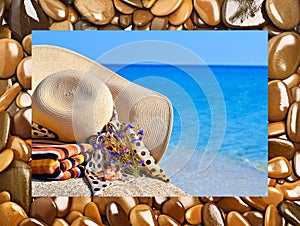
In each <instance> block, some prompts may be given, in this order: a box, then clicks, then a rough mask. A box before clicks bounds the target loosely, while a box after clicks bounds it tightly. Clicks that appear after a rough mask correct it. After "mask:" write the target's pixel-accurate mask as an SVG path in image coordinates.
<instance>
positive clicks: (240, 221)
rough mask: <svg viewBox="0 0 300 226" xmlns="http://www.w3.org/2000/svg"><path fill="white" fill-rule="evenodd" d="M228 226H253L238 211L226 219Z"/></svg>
mask: <svg viewBox="0 0 300 226" xmlns="http://www.w3.org/2000/svg"><path fill="white" fill-rule="evenodd" d="M226 225H227V226H251V225H250V223H249V222H248V221H247V220H246V219H245V218H244V217H243V216H242V215H241V214H240V213H239V212H236V211H231V212H229V213H228V215H227V217H226Z"/></svg>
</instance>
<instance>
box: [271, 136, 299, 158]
mask: <svg viewBox="0 0 300 226" xmlns="http://www.w3.org/2000/svg"><path fill="white" fill-rule="evenodd" d="M294 154H295V147H294V145H293V143H292V142H290V141H289V140H284V139H279V138H269V139H268V157H269V159H272V158H275V157H278V156H283V157H285V158H286V159H288V160H290V159H292V158H293V156H294Z"/></svg>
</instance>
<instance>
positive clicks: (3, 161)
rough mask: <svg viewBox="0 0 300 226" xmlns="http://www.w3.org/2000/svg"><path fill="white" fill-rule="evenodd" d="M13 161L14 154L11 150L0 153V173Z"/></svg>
mask: <svg viewBox="0 0 300 226" xmlns="http://www.w3.org/2000/svg"><path fill="white" fill-rule="evenodd" d="M13 159H14V152H13V150H11V149H5V150H4V151H2V152H1V153H0V173H1V172H2V171H4V170H5V169H6V168H7V167H8V166H9V165H10V164H11V163H12V161H13Z"/></svg>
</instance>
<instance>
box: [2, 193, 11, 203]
mask: <svg viewBox="0 0 300 226" xmlns="http://www.w3.org/2000/svg"><path fill="white" fill-rule="evenodd" d="M10 199H11V197H10V194H9V192H8V191H2V192H0V205H1V204H2V203H4V202H9V201H10Z"/></svg>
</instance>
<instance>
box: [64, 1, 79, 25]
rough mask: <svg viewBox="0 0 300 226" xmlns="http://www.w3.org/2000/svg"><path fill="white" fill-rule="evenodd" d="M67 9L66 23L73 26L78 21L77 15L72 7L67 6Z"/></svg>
mask: <svg viewBox="0 0 300 226" xmlns="http://www.w3.org/2000/svg"><path fill="white" fill-rule="evenodd" d="M67 9H68V18H67V21H69V22H71V23H72V24H73V23H75V22H76V21H77V20H78V13H77V11H76V10H75V9H74V7H73V6H72V5H67Z"/></svg>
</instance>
